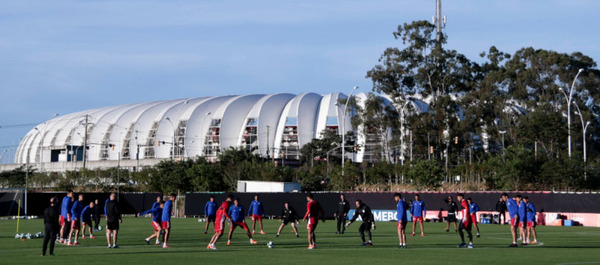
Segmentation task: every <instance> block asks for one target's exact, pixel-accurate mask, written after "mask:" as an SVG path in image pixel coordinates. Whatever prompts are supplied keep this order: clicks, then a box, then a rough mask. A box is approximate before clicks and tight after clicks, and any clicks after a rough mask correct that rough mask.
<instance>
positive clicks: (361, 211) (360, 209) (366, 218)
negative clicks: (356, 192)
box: [346, 200, 375, 247]
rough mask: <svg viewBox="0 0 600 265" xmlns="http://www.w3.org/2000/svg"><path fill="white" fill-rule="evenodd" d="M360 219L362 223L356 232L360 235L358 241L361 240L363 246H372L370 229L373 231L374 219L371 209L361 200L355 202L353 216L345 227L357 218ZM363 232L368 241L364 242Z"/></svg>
mask: <svg viewBox="0 0 600 265" xmlns="http://www.w3.org/2000/svg"><path fill="white" fill-rule="evenodd" d="M359 215H360V218H361V219H362V221H363V223H362V224H361V225H360V228H358V232H359V233H360V239H362V245H363V246H371V247H372V246H373V240H372V238H371V228H372V229H373V230H375V218H373V213H372V212H371V208H370V207H369V206H367V205H366V204H364V203H363V202H362V201H361V200H356V211H354V216H353V217H352V220H350V221H348V223H346V227H348V226H350V225H351V224H352V223H354V221H356V219H357V218H358V216H359ZM365 232H367V234H368V235H369V241H365Z"/></svg>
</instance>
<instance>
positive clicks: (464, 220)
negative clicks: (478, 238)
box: [456, 193, 473, 248]
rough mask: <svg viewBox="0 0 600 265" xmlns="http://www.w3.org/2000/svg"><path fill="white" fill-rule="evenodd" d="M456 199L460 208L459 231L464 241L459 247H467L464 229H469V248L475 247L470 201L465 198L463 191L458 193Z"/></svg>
mask: <svg viewBox="0 0 600 265" xmlns="http://www.w3.org/2000/svg"><path fill="white" fill-rule="evenodd" d="M456 199H457V200H458V205H459V206H458V210H459V212H460V218H461V219H460V224H459V225H458V233H459V234H460V240H461V241H462V243H460V245H458V247H459V248H462V247H466V246H467V244H465V234H464V232H463V230H467V233H468V234H469V245H468V247H469V248H473V233H471V225H472V222H471V214H470V213H469V203H467V201H466V200H465V196H464V195H463V194H462V193H459V194H458V195H456Z"/></svg>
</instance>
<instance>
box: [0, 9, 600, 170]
mask: <svg viewBox="0 0 600 265" xmlns="http://www.w3.org/2000/svg"><path fill="white" fill-rule="evenodd" d="M442 2H443V12H444V13H445V14H446V15H447V17H448V24H447V26H446V28H445V31H446V33H447V34H448V36H449V40H448V45H447V47H448V48H451V49H456V50H458V51H459V52H461V53H463V54H465V55H467V56H468V57H469V58H471V59H473V60H479V59H478V58H479V57H478V55H479V53H480V52H482V51H485V50H487V49H488V48H489V47H490V46H492V45H494V46H496V47H498V48H499V49H500V50H502V51H505V52H508V53H511V54H512V53H514V52H515V51H516V50H518V49H519V48H522V47H528V46H532V47H534V48H543V49H550V50H555V51H559V52H567V53H571V52H574V51H580V52H583V53H584V54H586V55H588V56H591V57H592V58H593V59H594V60H595V61H596V62H598V61H600V45H598V43H599V42H600V34H598V26H599V25H600V22H598V19H597V12H598V11H599V10H600V1H597V0H564V1H558V0H530V1H522V0H497V1H494V0H485V1H481V0H443V1H442ZM434 14H435V0H418V1H417V0H412V1H408V0H395V1H391V0H369V1H365V0H362V1H353V0H345V1H341V0H336V1H333V0H332V1H328V0H302V1H285V0H279V1H275V0H273V1H262V0H255V1H228V0H220V1H214V0H212V1H209V0H203V1H198V0H169V1H167V0H161V1H152V0H143V1H142V0H140V1H117V0H115V1H111V0H106V1H104V0H81V1H58V0H57V1H54V0H53V1H47V0H40V1H30V0H21V1H5V2H4V3H3V7H2V9H0V62H2V63H1V64H0V89H1V90H0V91H1V97H0V106H1V108H0V126H2V127H3V128H0V153H1V152H4V150H5V149H7V148H8V149H9V150H10V149H12V148H10V147H7V146H13V145H17V144H18V143H19V141H20V139H21V137H22V136H23V135H24V134H25V133H26V132H27V131H28V130H30V129H31V127H16V128H15V127H8V128H7V127H6V126H10V125H15V124H28V123H37V122H43V121H44V120H46V119H48V118H50V117H51V116H52V114H54V113H60V114H67V113H71V112H75V111H80V110H85V109H90V108H96V107H103V106H109V105H119V104H125V103H134V102H144V101H152V100H161V99H173V98H187V97H201V96H215V95H224V94H249V93H276V92H289V93H300V92H317V93H329V92H334V91H341V92H344V93H348V92H349V91H350V90H351V89H352V87H353V86H356V85H358V86H360V91H362V92H368V91H370V90H371V87H372V84H371V82H370V81H369V80H367V79H365V74H366V72H367V71H368V70H369V69H370V68H371V67H373V66H374V65H375V64H376V63H377V59H378V58H379V56H380V55H381V53H382V52H383V50H384V49H385V48H387V47H399V46H401V45H402V44H401V42H400V41H397V40H395V39H394V38H393V35H392V32H394V30H396V28H397V26H398V25H399V24H403V23H409V22H411V21H414V20H422V19H425V20H431V17H432V16H433V15H434ZM9 153H11V152H10V151H9ZM7 157H10V155H6V154H5V155H4V157H3V158H2V159H1V161H0V162H2V163H6V162H10V159H12V158H10V159H8V160H7Z"/></svg>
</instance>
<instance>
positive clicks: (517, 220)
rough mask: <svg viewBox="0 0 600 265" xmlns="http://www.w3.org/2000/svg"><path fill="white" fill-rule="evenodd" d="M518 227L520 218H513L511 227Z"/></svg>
mask: <svg viewBox="0 0 600 265" xmlns="http://www.w3.org/2000/svg"><path fill="white" fill-rule="evenodd" d="M518 225H519V216H511V218H510V226H518Z"/></svg>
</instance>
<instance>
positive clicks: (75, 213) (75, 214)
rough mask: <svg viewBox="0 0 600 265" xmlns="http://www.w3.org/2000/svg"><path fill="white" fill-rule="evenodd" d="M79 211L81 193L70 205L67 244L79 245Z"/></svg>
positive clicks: (81, 201)
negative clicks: (72, 238) (69, 225)
mask: <svg viewBox="0 0 600 265" xmlns="http://www.w3.org/2000/svg"><path fill="white" fill-rule="evenodd" d="M81 211H83V194H79V199H78V200H77V201H76V202H75V203H73V207H71V232H69V240H68V242H69V246H76V245H79V242H77V239H78V238H79V230H81ZM73 232H75V238H74V240H73V241H71V237H72V236H73Z"/></svg>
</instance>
